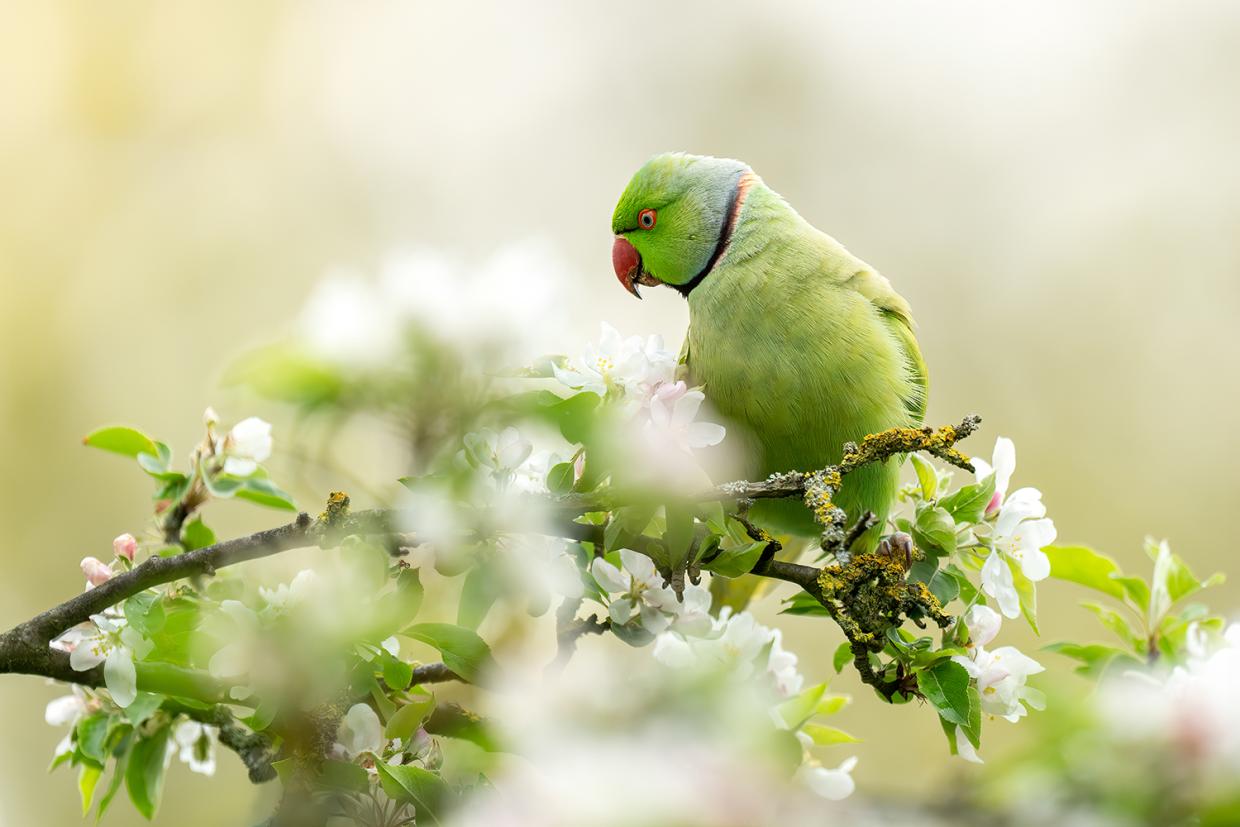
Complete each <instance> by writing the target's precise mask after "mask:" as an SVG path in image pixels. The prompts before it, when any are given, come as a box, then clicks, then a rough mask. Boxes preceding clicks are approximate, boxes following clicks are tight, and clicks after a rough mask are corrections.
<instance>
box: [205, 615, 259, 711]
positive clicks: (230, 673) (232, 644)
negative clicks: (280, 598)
mask: <svg viewBox="0 0 1240 827" xmlns="http://www.w3.org/2000/svg"><path fill="white" fill-rule="evenodd" d="M220 611H221V612H222V613H223V614H224V615H225V616H226V617H228V618H230V619H231V620H232V624H233V627H234V629H233V631H234V633H235V634H233V636H232V637H231V639H230V640H229V642H228V643H225V644H224V645H223V646H221V647H220V648H219V649H217V650H216V652H215V654H214V655H212V656H211V660H209V661H208V662H207V671H208V672H210V673H211V677H213V678H219V679H221V680H226V679H229V678H238V677H241V676H243V675H246V674H248V673H249V672H250V669H251V666H252V664H253V656H254V651H253V649H254V647H253V641H254V638H255V636H256V635H257V634H258V628H259V623H258V615H257V614H255V613H254V610H253V609H251V608H250V607H248V606H246V605H245V604H244V603H242V602H241V601H239V600H225V601H223V602H221V603H220ZM234 697H235V696H234Z"/></svg>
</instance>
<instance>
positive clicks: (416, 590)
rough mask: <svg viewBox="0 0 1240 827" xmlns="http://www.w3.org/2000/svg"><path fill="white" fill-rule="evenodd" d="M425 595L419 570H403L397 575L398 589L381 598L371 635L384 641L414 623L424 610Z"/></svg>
mask: <svg viewBox="0 0 1240 827" xmlns="http://www.w3.org/2000/svg"><path fill="white" fill-rule="evenodd" d="M423 595H424V590H423V588H422V578H421V577H420V576H419V575H418V570H417V569H401V570H400V573H399V574H397V575H396V588H395V589H394V590H393V591H390V592H387V593H386V594H384V595H382V596H381V597H380V598H379V606H378V609H377V610H376V612H375V618H376V619H375V625H374V628H373V629H371V630H370V632H371V635H372V636H373V637H374V638H375V639H376V640H382V639H384V638H386V637H388V636H389V635H391V634H392V633H393V632H396V631H399V630H400V629H403V628H404V627H405V626H408V625H409V624H410V623H412V622H413V619H414V618H415V617H417V616H418V611H419V610H420V609H421V608H422V598H423Z"/></svg>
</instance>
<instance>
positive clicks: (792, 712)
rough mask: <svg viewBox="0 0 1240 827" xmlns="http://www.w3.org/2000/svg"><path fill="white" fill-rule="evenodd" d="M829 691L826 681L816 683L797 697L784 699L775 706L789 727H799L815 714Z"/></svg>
mask: <svg viewBox="0 0 1240 827" xmlns="http://www.w3.org/2000/svg"><path fill="white" fill-rule="evenodd" d="M826 691H827V685H826V684H825V683H820V684H816V685H814V686H811V687H810V688H809V689H806V690H805V691H803V692H801V693H800V694H799V695H797V696H796V697H795V698H790V699H789V700H787V701H784V702H783V703H782V704H780V705H779V706H777V707H775V710H776V712H777V713H778V714H779V717H780V718H781V719H783V722H784V723H785V724H787V726H788V729H797V728H798V727H800V726H801V725H802V724H804V723H805V722H806V721H808V720H809V719H810V718H812V717H813V716H814V713H815V712H816V711H817V709H818V703H819V702H820V701H821V700H822V696H823V694H824V693H825V692H826Z"/></svg>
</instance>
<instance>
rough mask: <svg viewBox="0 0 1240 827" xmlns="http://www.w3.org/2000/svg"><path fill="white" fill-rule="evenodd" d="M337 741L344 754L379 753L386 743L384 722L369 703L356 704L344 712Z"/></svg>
mask: <svg viewBox="0 0 1240 827" xmlns="http://www.w3.org/2000/svg"><path fill="white" fill-rule="evenodd" d="M336 741H337V743H338V744H339V745H340V746H341V747H342V748H343V751H344V754H345V755H346V756H348V757H349V758H355V757H357V756H359V755H362V754H363V753H374V754H376V755H377V754H379V753H380V752H381V751H382V750H383V746H384V744H385V743H386V741H385V740H384V737H383V724H381V723H380V722H379V716H378V715H376V714H375V711H374V710H373V709H371V708H370V706H369V705H368V704H354V705H353V706H351V707H349V711H348V712H346V713H345V714H344V718H342V719H341V721H340V727H339V729H338V730H337V732H336Z"/></svg>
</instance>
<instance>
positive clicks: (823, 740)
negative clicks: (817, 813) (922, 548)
mask: <svg viewBox="0 0 1240 827" xmlns="http://www.w3.org/2000/svg"><path fill="white" fill-rule="evenodd" d="M913 456H917V455H916V454H914V455H913ZM801 731H802V732H804V733H805V734H806V735H808V736H809V737H810V738H811V739H813V741H814V743H815V744H817V745H818V746H820V747H827V746H830V745H831V744H856V743H858V742H859V741H860V740H861V739H860V738H856V737H854V736H852V735H849V734H848V733H847V732H845V731H844V730H842V729H836V728H835V727H833V726H823V725H822V724H806V725H805V726H803V727H801Z"/></svg>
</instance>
